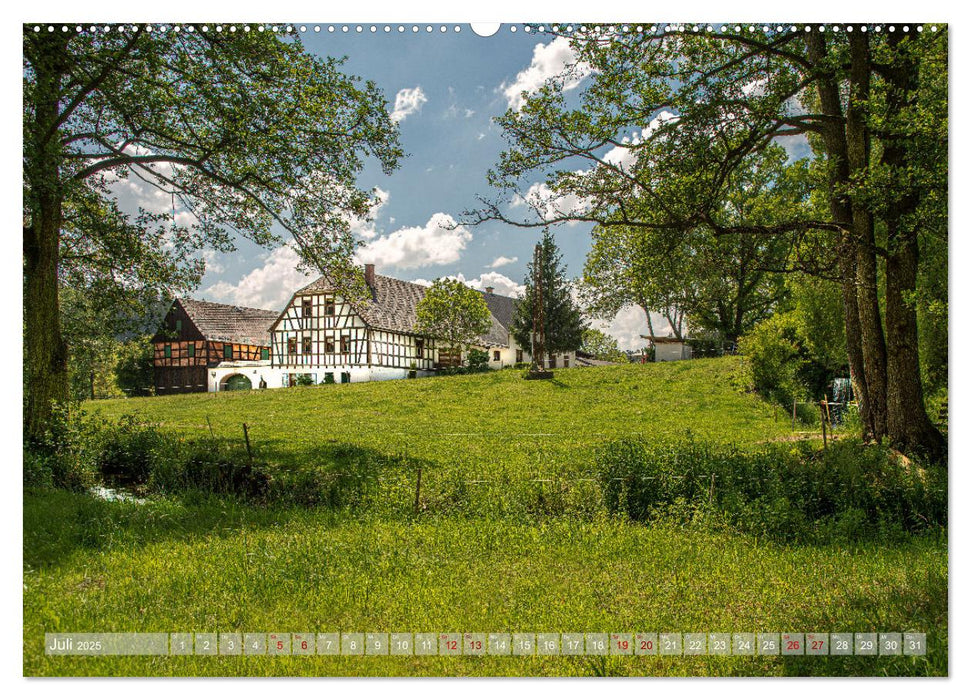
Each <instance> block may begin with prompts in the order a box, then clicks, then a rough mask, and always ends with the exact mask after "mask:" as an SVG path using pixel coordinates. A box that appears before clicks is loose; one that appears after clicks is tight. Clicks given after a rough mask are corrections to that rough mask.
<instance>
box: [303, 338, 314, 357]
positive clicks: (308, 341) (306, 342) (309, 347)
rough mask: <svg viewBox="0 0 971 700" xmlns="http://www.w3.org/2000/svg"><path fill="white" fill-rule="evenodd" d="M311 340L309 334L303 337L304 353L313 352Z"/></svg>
mask: <svg viewBox="0 0 971 700" xmlns="http://www.w3.org/2000/svg"><path fill="white" fill-rule="evenodd" d="M311 342H312V341H311V339H310V336H309V335H307V336H304V337H303V354H304V355H309V354H310V353H312V352H313V346H312V345H311Z"/></svg>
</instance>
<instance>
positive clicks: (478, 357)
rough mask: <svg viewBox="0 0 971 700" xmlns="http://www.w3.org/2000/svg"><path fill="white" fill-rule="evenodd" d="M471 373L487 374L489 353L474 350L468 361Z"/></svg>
mask: <svg viewBox="0 0 971 700" xmlns="http://www.w3.org/2000/svg"><path fill="white" fill-rule="evenodd" d="M466 362H467V364H468V368H469V372H485V371H487V370H488V369H489V353H488V352H486V351H485V350H477V349H476V348H472V349H471V350H469V357H468V359H467V360H466Z"/></svg>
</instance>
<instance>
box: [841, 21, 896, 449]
mask: <svg viewBox="0 0 971 700" xmlns="http://www.w3.org/2000/svg"><path fill="white" fill-rule="evenodd" d="M849 37H850V99H849V102H848V105H847V110H846V155H847V165H848V180H849V182H851V183H862V182H865V181H866V178H867V174H868V171H869V165H870V134H869V130H868V128H867V125H866V117H865V114H866V112H865V110H866V108H867V100H869V98H870V70H871V66H870V45H869V37H868V35H866V34H863V33H862V32H856V33H854V34H850V35H849ZM850 209H851V217H852V225H853V227H852V231H853V233H852V236H853V243H854V246H855V248H856V295H857V309H858V314H859V320H860V346H861V351H862V355H863V366H864V371H865V372H866V384H867V395H868V398H869V411H870V416H871V422H872V427H873V438H874V439H875V440H880V439H882V438H883V437H884V436H885V435H886V434H887V409H886V406H887V346H886V340H885V338H884V332H883V324H882V322H881V319H880V301H879V294H878V291H879V290H878V287H877V257H876V248H875V244H876V241H875V238H874V234H873V215H872V214H871V213H870V209H869V207H868V205H867V203H866V201H865V198H864V197H863V196H853V197H851V198H850Z"/></svg>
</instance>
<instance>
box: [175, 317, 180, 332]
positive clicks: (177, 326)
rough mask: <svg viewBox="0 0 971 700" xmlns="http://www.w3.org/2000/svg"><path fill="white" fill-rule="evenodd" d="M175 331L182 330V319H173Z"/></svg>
mask: <svg viewBox="0 0 971 700" xmlns="http://www.w3.org/2000/svg"><path fill="white" fill-rule="evenodd" d="M175 330H177V331H181V330H182V319H181V318H177V319H175Z"/></svg>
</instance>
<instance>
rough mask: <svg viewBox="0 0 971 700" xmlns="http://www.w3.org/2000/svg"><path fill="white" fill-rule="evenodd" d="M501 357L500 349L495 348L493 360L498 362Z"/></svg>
mask: <svg viewBox="0 0 971 700" xmlns="http://www.w3.org/2000/svg"><path fill="white" fill-rule="evenodd" d="M499 358H500V354H499V351H498V350H493V351H492V361H493V362H498V361H499Z"/></svg>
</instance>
